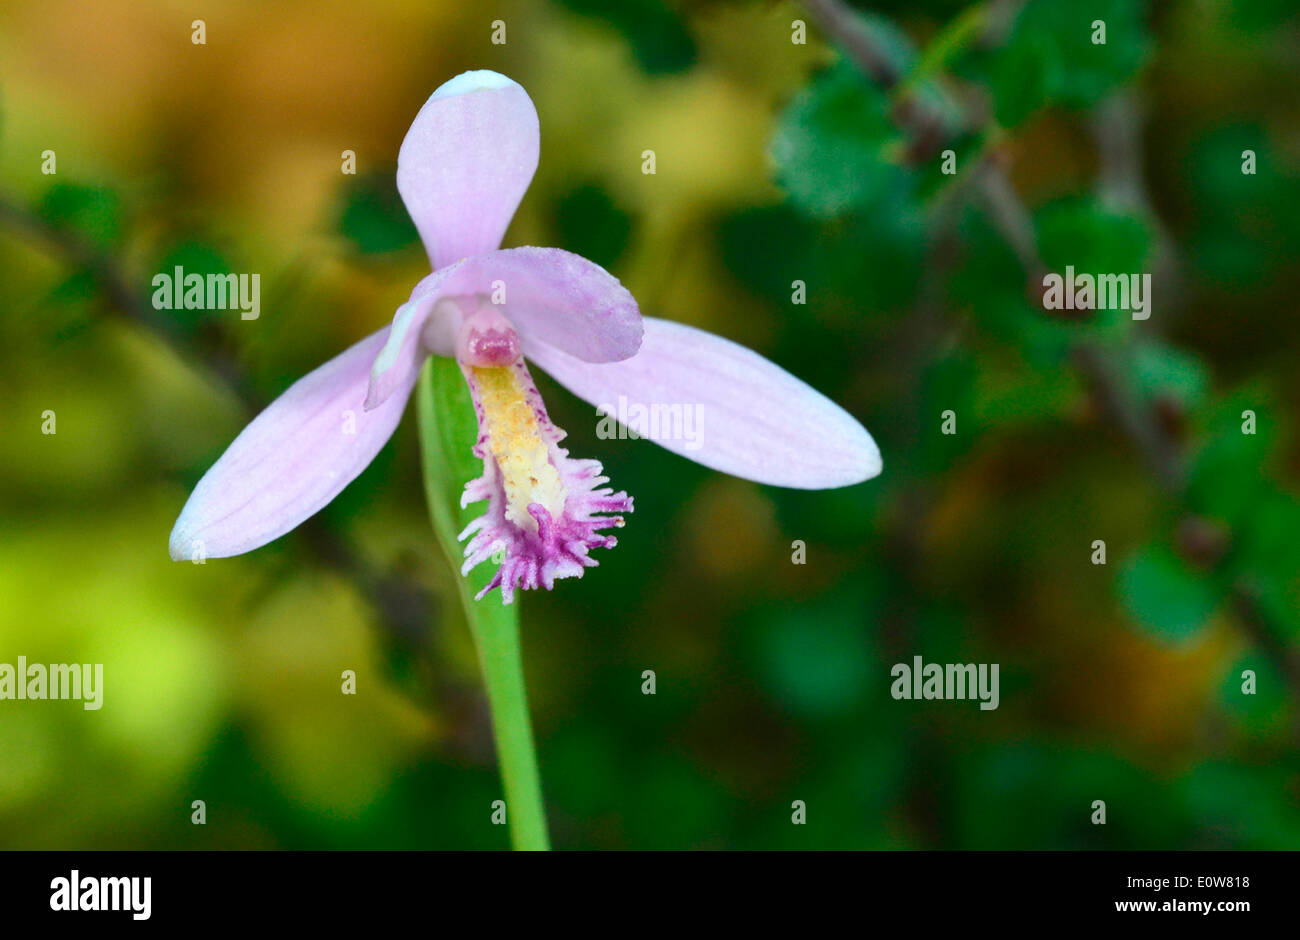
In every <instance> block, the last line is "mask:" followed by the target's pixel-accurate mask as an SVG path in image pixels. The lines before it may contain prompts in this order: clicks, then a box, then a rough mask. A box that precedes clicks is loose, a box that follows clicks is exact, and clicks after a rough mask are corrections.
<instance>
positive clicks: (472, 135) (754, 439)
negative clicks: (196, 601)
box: [170, 71, 881, 603]
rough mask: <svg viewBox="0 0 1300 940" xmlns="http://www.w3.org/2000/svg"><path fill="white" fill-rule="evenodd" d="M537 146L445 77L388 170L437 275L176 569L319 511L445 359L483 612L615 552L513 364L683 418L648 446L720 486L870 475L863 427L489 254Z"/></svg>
mask: <svg viewBox="0 0 1300 940" xmlns="http://www.w3.org/2000/svg"><path fill="white" fill-rule="evenodd" d="M538 141H539V130H538V122H537V111H536V109H535V108H534V107H533V103H532V100H531V99H530V98H529V97H528V94H527V93H526V92H525V91H524V89H523V88H521V87H520V86H519V85H518V84H516V83H515V82H513V81H511V80H510V79H508V78H506V77H505V76H503V75H498V74H497V73H496V72H490V71H476V72H466V73H464V74H462V75H458V76H457V77H455V78H453V79H452V80H451V81H449V82H447V83H446V84H445V85H443V86H442V87H441V88H439V89H438V90H437V91H435V92H434V93H433V95H432V97H430V98H429V100H428V101H427V102H425V105H424V107H423V108H421V109H420V113H419V114H418V115H416V118H415V123H413V124H412V125H411V129H410V131H409V132H407V135H406V139H405V140H404V141H403V142H402V148H401V151H400V152H399V154H398V160H397V188H398V191H399V192H400V193H401V195H402V199H403V201H404V202H405V203H406V208H407V211H408V212H410V214H411V218H412V219H414V221H415V225H416V228H417V229H418V230H419V233H420V237H421V239H422V240H423V242H424V246H425V249H426V250H427V251H428V254H429V260H430V261H431V262H432V264H433V273H432V274H430V275H429V276H428V277H426V278H424V280H422V281H420V283H419V284H417V285H416V286H415V289H414V290H413V291H412V292H411V298H410V300H408V301H407V302H406V303H404V304H403V305H402V306H401V307H400V308H398V310H397V313H396V315H395V316H394V318H393V322H392V325H391V326H388V327H385V328H384V329H382V330H380V331H379V332H377V333H373V334H371V335H370V336H368V337H367V338H365V339H363V340H361V341H360V342H359V343H357V344H356V345H354V346H352V347H351V348H350V349H348V350H346V351H345V352H343V353H342V354H340V355H339V356H337V357H335V358H334V359H331V360H330V361H329V362H327V363H325V364H324V365H322V366H321V367H320V368H318V369H316V370H315V371H314V372H312V373H310V374H308V375H306V376H304V377H303V378H302V379H299V380H298V381H297V382H295V383H294V384H293V385H292V386H290V387H289V389H288V390H287V391H286V392H285V393H284V394H283V395H281V396H280V397H279V398H278V399H276V400H275V401H274V402H273V403H272V404H271V405H269V406H268V407H267V408H266V410H264V411H263V412H262V413H261V414H259V415H258V416H257V417H256V418H254V419H253V421H252V423H251V424H249V425H248V427H246V428H245V429H244V430H243V432H242V433H240V435H239V436H238V437H237V438H235V440H234V442H233V443H232V444H231V445H230V447H229V448H228V449H227V450H226V452H225V453H224V454H223V455H222V456H221V457H220V459H218V460H217V462H216V463H215V464H213V466H212V467H211V469H209V470H208V472H207V473H206V474H204V476H203V478H202V479H201V480H199V483H198V485H197V486H196V487H195V488H194V492H193V493H192V494H191V496H190V498H189V501H188V502H187V503H186V504H185V508H184V510H182V512H181V515H180V518H179V519H177V520H176V525H175V528H174V529H173V530H172V533H171V539H170V550H171V556H172V558H174V559H176V560H178V561H179V560H184V559H187V558H194V557H197V556H199V555H201V556H202V557H213V558H222V557H227V556H230V555H238V554H241V553H243V552H247V551H251V550H252V549H255V548H258V547H260V546H262V545H265V544H266V543H267V542H270V541H272V540H274V539H277V538H279V537H280V536H281V535H284V534H285V533H286V532H288V531H290V530H291V529H293V528H294V527H296V526H297V525H299V524H300V523H301V522H303V521H304V520H305V519H307V518H308V517H310V516H312V515H313V514H314V513H316V512H317V511H318V510H320V509H321V508H322V507H323V506H325V505H326V504H327V503H329V502H330V500H332V499H333V498H334V497H335V496H337V495H338V494H339V493H340V492H341V491H342V490H343V488H344V487H345V486H347V485H348V483H350V482H351V481H352V480H353V479H355V478H356V476H357V475H358V474H359V473H361V471H362V470H364V469H365V468H366V466H367V465H368V464H369V463H370V461H371V460H372V459H373V458H374V456H375V454H377V453H378V452H379V450H380V448H381V447H383V445H384V443H385V442H386V441H387V440H388V438H389V437H390V436H391V435H392V433H393V431H394V429H395V428H396V427H397V422H398V420H399V419H400V418H401V416H402V412H403V410H404V409H405V407H406V401H407V399H408V398H409V397H410V395H411V391H412V389H413V388H414V387H415V383H416V379H417V377H418V375H419V372H420V369H421V367H422V365H423V362H424V359H425V357H427V356H429V355H437V356H455V357H456V360H457V361H458V362H459V364H460V366H461V370H462V371H463V373H464V375H465V379H466V381H467V382H468V383H469V388H470V391H471V393H472V397H473V401H474V407H475V409H476V412H477V417H478V426H479V437H478V442H477V444H476V445H475V446H474V454H475V456H477V457H479V458H481V459H482V461H483V475H482V476H481V477H479V478H478V479H476V480H472V481H470V482H469V483H467V484H466V486H465V491H464V494H463V496H462V499H461V504H462V505H468V504H470V503H474V502H479V501H483V500H486V501H487V509H486V511H485V512H484V513H483V515H482V516H481V517H479V518H478V519H477V520H475V521H474V522H473V523H472V524H471V525H470V526H469V527H468V528H467V529H466V530H465V531H464V532H463V533H462V534H461V536H460V538H461V540H462V541H463V540H465V539H466V538H469V542H468V544H467V546H466V548H465V562H464V567H463V569H462V572H463V573H465V572H468V571H469V570H470V569H471V568H473V567H474V566H475V565H477V564H479V563H480V562H482V561H484V560H485V559H487V558H489V557H490V556H493V555H497V556H498V557H503V558H504V561H502V562H501V564H500V566H499V568H498V570H497V573H496V575H495V576H494V577H493V579H492V580H491V582H490V583H489V584H488V586H487V587H486V588H484V590H483V591H482V592H480V594H479V597H480V598H481V597H482V596H483V594H486V593H487V592H488V591H489V590H491V589H492V588H494V587H499V588H500V589H501V595H502V600H503V602H504V603H510V601H511V599H512V597H513V594H514V591H515V590H516V589H534V588H537V587H539V586H543V585H544V586H545V587H546V588H547V589H548V590H550V589H551V587H552V585H553V583H554V582H555V580H556V579H557V578H568V577H580V576H581V575H582V573H583V571H584V569H585V568H588V567H591V566H594V565H595V564H596V561H595V560H594V559H592V558H591V557H589V553H590V551H591V549H593V548H612V547H613V546H614V544H615V539H614V538H613V537H612V536H609V535H603V534H600V533H601V532H602V531H603V530H606V529H609V528H614V527H619V526H622V525H623V516H622V515H621V514H622V513H628V512H631V511H632V499H631V497H629V496H628V495H627V494H626V493H622V492H618V493H616V492H614V491H613V490H612V489H610V488H609V487H606V486H604V484H606V483H608V482H609V481H608V479H607V478H606V477H605V476H603V473H602V468H601V465H600V463H599V462H598V461H595V460H575V459H573V458H571V457H570V456H569V454H568V451H567V450H565V449H564V448H563V447H561V446H560V441H561V440H562V439H563V438H564V436H565V432H564V431H563V430H561V429H560V428H558V427H556V426H555V425H554V424H552V423H551V421H550V419H549V418H548V417H547V413H546V408H545V406H544V405H543V404H542V399H541V396H540V395H539V394H538V392H537V388H536V386H535V385H534V384H533V380H532V378H531V376H530V375H529V372H528V366H527V365H526V360H531V361H532V362H533V363H535V364H536V365H539V366H541V367H542V369H544V370H545V371H546V372H548V373H550V374H551V376H553V377H554V378H555V379H556V381H558V382H559V383H560V384H561V385H563V386H564V387H566V388H567V389H569V390H570V391H571V392H573V393H574V394H575V395H577V396H578V397H580V398H582V399H585V400H586V401H588V402H591V403H593V404H596V405H597V406H602V407H605V408H608V407H609V406H608V403H610V402H613V401H615V400H619V396H622V398H623V399H625V400H629V401H633V402H641V403H688V404H690V405H691V406H693V407H694V408H695V413H696V414H698V415H699V427H698V428H697V429H696V433H695V434H694V435H692V439H691V440H689V441H688V440H679V439H673V438H665V439H659V440H658V441H657V443H659V444H661V445H662V446H663V447H665V448H667V449H668V450H670V451H673V452H675V453H678V454H681V455H682V456H685V457H689V458H690V459H692V460H695V461H697V462H699V463H701V464H703V465H704V466H706V467H711V468H713V469H715V470H720V471H722V472H724V473H730V474H733V475H735V476H738V477H744V478H746V479H750V480H756V481H758V482H760V483H768V484H773V485H776V486H786V487H796V488H802V489H824V488H830V487H838V486H847V485H849V484H853V483H858V482H861V481H862V480H866V479H869V478H870V477H873V476H875V475H876V474H878V473H880V469H881V462H880V452H879V450H878V449H877V448H876V444H875V442H874V441H873V440H872V439H871V435H870V434H868V433H867V431H866V429H865V428H863V427H862V425H861V424H859V423H858V422H857V421H856V420H854V419H853V418H852V417H851V416H850V415H849V414H848V413H847V412H846V411H844V410H843V409H842V408H840V407H839V406H838V405H836V404H834V403H833V402H831V401H830V400H828V399H827V398H825V397H823V396H822V395H820V394H818V393H817V392H815V391H814V390H813V389H812V388H810V387H809V386H807V385H805V384H804V383H803V382H801V381H799V380H798V379H796V378H794V377H793V376H791V375H790V374H789V373H787V372H785V371H783V370H782V369H780V368H778V367H777V366H775V365H773V364H772V363H770V362H768V361H767V360H766V359H764V358H762V357H761V356H759V355H757V354H756V353H754V352H751V351H750V350H748V349H745V348H744V347H742V346H738V345H736V344H735V343H732V342H730V341H728V340H725V339H722V338H720V337H718V336H714V335H712V334H710V333H705V332H703V331H701V330H697V329H693V328H692V327H689V326H683V325H681V324H677V323H670V322H668V321H665V320H656V319H652V318H650V317H642V316H641V313H640V311H639V310H638V308H637V304H636V301H635V300H634V299H633V298H632V295H631V294H629V293H628V291H627V290H626V289H625V288H624V287H623V286H622V285H621V284H620V283H619V282H618V280H617V279H616V278H615V277H613V276H612V275H610V274H609V273H608V272H606V271H605V270H604V269H603V268H601V267H600V266H599V265H597V264H594V263H592V262H590V261H588V260H586V259H585V258H582V257H579V256H578V255H575V254H572V253H570V252H567V251H563V250H561V249H558V248H509V249H504V250H502V249H501V248H500V247H499V246H500V244H501V239H502V236H504V234H505V230H506V226H507V225H508V224H509V223H510V219H511V218H512V217H513V215H514V212H515V209H516V208H517V207H518V205H519V202H520V200H521V199H522V198H523V195H524V191H525V190H526V189H527V188H528V184H529V183H530V182H531V180H532V178H533V173H534V172H535V171H536V169H537V156H538ZM630 410H631V409H630ZM646 413H647V412H645V411H644V410H643V411H642V412H641V414H646ZM635 423H636V422H634V421H632V420H629V421H628V424H629V425H633V424H635ZM632 430H633V431H639V432H640V433H641V436H646V430H647V429H646V428H644V427H633V428H632Z"/></svg>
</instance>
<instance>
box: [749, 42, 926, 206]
mask: <svg viewBox="0 0 1300 940" xmlns="http://www.w3.org/2000/svg"><path fill="white" fill-rule="evenodd" d="M887 105H888V102H887V99H886V97H885V95H884V94H883V93H882V92H881V91H880V90H879V89H878V88H877V87H876V86H875V85H873V84H872V83H871V82H869V81H868V80H867V79H866V78H864V77H863V76H862V75H861V74H860V73H859V72H858V71H857V70H856V69H855V68H853V67H852V66H851V65H848V64H847V63H844V62H841V63H839V64H838V65H836V66H834V67H833V68H831V69H830V70H829V71H827V72H825V73H823V74H822V75H821V76H819V77H818V78H817V79H816V80H815V81H814V82H813V83H812V85H810V86H809V87H808V88H806V89H804V90H803V91H802V92H800V93H799V94H798V95H797V96H796V97H795V99H794V100H793V101H792V102H791V103H790V105H789V107H788V108H786V110H785V113H784V114H782V116H781V118H780V120H779V122H778V125H777V131H776V135H775V136H774V138H773V140H772V148H771V149H772V157H773V159H774V160H775V161H776V165H777V175H778V178H779V180H780V182H781V185H782V186H784V187H785V189H786V192H787V193H789V196H790V199H791V201H792V202H793V203H794V204H795V205H796V206H798V207H799V208H800V209H802V210H804V211H805V212H807V213H809V214H810V215H814V216H822V217H831V216H836V215H839V214H841V213H843V212H846V211H848V210H850V209H855V208H867V207H870V206H872V205H874V204H876V203H878V202H880V201H881V200H883V199H884V197H885V196H886V195H887V194H889V193H890V192H891V191H897V190H901V189H903V188H905V187H906V185H907V182H908V179H909V174H908V173H907V172H906V171H905V170H904V169H903V168H901V167H900V166H898V165H897V164H895V163H894V162H892V161H891V159H890V157H889V152H890V150H891V149H893V145H894V144H895V143H896V142H897V141H898V139H899V138H898V132H897V130H896V129H895V128H894V126H893V124H892V123H891V122H890V120H889V117H888V113H887Z"/></svg>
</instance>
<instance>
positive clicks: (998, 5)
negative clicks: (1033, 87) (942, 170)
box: [803, 0, 1300, 698]
mask: <svg viewBox="0 0 1300 940" xmlns="http://www.w3.org/2000/svg"><path fill="white" fill-rule="evenodd" d="M803 5H804V7H805V8H806V9H807V10H808V13H809V15H810V17H811V18H812V19H813V20H814V22H816V23H817V24H818V25H819V26H820V27H821V28H822V30H823V31H824V32H825V33H826V34H827V36H828V37H829V38H830V39H831V40H832V41H833V42H834V43H835V44H836V45H838V46H839V47H840V49H841V50H842V51H843V52H844V54H845V55H846V56H847V57H848V58H849V60H850V61H852V62H853V63H854V64H855V65H856V66H857V67H858V68H859V70H860V71H862V73H863V74H864V75H866V77H868V78H869V79H871V80H872V81H874V82H876V83H877V84H878V85H879V86H881V88H882V89H883V90H884V91H886V92H894V91H895V90H896V89H898V88H899V86H900V83H905V82H906V76H904V75H902V74H900V73H899V71H898V70H897V69H896V68H894V67H892V65H891V64H890V63H889V60H888V56H887V54H886V50H885V49H884V48H883V47H882V46H881V44H880V42H879V40H878V38H877V37H876V35H875V34H874V33H873V32H872V31H870V30H868V29H865V28H864V26H863V22H862V20H860V19H859V17H858V14H857V13H856V12H855V11H854V10H853V9H852V8H850V7H849V6H848V5H847V4H846V3H845V2H844V0H803ZM1021 6H1023V2H1021V0H990V3H989V4H988V5H987V9H988V11H989V15H988V16H986V17H985V31H984V35H983V40H984V41H986V42H990V41H997V40H998V39H999V38H1000V37H1001V36H1003V35H1005V32H1006V30H1007V28H1008V26H1009V24H1010V23H1011V22H1012V21H1013V19H1014V16H1015V14H1016V12H1017V11H1018V9H1019V8H1020V7H1021ZM904 91H906V89H905V88H904ZM907 97H908V99H909V100H908V101H907V102H906V106H901V107H898V108H896V109H894V111H893V117H894V120H895V121H896V122H898V123H899V124H900V125H901V126H902V127H903V129H905V130H907V131H909V132H910V133H912V134H913V135H914V136H915V137H916V138H917V139H925V138H926V137H927V135H930V134H931V132H932V131H933V128H934V127H935V126H936V124H937V123H940V119H939V117H938V116H937V115H934V114H931V113H929V111H928V110H927V107H926V105H925V103H924V101H922V100H921V99H920V98H919V97H917V96H914V95H908V96H907ZM1107 107H1109V108H1110V109H1111V110H1110V111H1107ZM1136 117H1137V115H1136V111H1135V108H1134V107H1133V104H1132V101H1131V99H1130V100H1129V101H1128V102H1127V103H1126V102H1125V101H1123V100H1120V101H1118V102H1109V103H1108V104H1107V105H1106V106H1103V108H1102V109H1100V113H1099V115H1098V117H1097V131H1098V135H1099V138H1100V139H1099V147H1100V150H1101V151H1102V158H1103V159H1102V169H1103V174H1102V175H1103V180H1102V182H1103V197H1111V198H1113V199H1123V200H1126V201H1127V202H1128V204H1129V205H1130V206H1131V207H1133V208H1136V209H1138V210H1140V211H1143V212H1144V213H1146V214H1147V215H1152V216H1153V213H1152V212H1151V209H1150V206H1149V204H1148V202H1147V200H1146V198H1145V193H1144V190H1143V189H1142V188H1141V178H1140V172H1141V162H1140V154H1139V152H1138V151H1137V146H1138V138H1137V136H1136V130H1135V121H1136ZM1116 122H1123V123H1124V124H1125V127H1123V128H1116V126H1115V124H1116ZM971 174H972V181H973V182H974V184H975V185H977V186H978V187H979V190H980V193H981V195H982V197H983V200H984V202H985V204H986V206H987V208H988V210H989V216H990V219H991V220H992V222H993V224H994V226H995V228H996V229H997V231H998V232H999V233H1000V234H1001V235H1002V237H1003V239H1005V241H1006V242H1007V244H1008V246H1009V247H1010V248H1011V249H1012V251H1013V252H1014V253H1015V255H1016V257H1017V258H1018V259H1019V261H1020V264H1021V267H1022V268H1023V269H1024V271H1025V276H1026V285H1025V286H1026V291H1027V292H1029V295H1030V296H1035V295H1036V294H1037V293H1038V292H1039V291H1041V284H1042V277H1043V274H1044V273H1046V267H1045V265H1044V264H1043V261H1042V259H1041V257H1040V254H1039V250H1038V242H1037V235H1036V233H1035V228H1034V223H1033V217H1032V215H1031V214H1030V212H1029V209H1028V208H1027V207H1026V206H1025V204H1024V202H1023V201H1022V200H1021V199H1020V196H1019V195H1018V194H1017V192H1016V190H1015V187H1014V185H1013V184H1012V182H1011V180H1010V178H1009V177H1008V176H1007V173H1006V169H1005V167H1004V166H1003V157H1002V153H1001V151H1000V149H999V148H998V147H996V146H992V147H989V148H986V149H985V150H984V151H983V152H982V154H981V156H980V158H979V163H978V165H977V166H975V167H974V168H973V169H972V170H971ZM1157 225H1158V220H1157ZM1157 231H1158V234H1163V232H1162V230H1161V229H1160V228H1159V227H1158V228H1157ZM1157 266H1158V267H1159V268H1161V269H1163V270H1164V271H1172V269H1173V261H1172V257H1171V250H1170V244H1169V240H1168V239H1167V238H1160V239H1159V240H1158V255H1157ZM1072 360H1073V362H1074V364H1075V366H1076V368H1077V369H1078V370H1079V372H1080V374H1081V375H1082V376H1083V377H1084V379H1085V381H1086V382H1087V383H1088V385H1089V387H1090V389H1091V390H1092V392H1093V394H1094V396H1095V397H1096V399H1097V401H1098V402H1099V403H1100V405H1101V407H1102V409H1103V410H1104V412H1105V413H1106V414H1108V415H1109V416H1110V418H1111V419H1112V420H1113V421H1114V422H1115V423H1116V425H1117V426H1118V427H1119V429H1120V430H1121V431H1122V432H1123V434H1124V435H1125V436H1126V437H1127V438H1128V439H1129V441H1130V442H1131V443H1132V444H1133V445H1134V447H1135V448H1136V449H1137V450H1138V452H1139V453H1140V454H1141V455H1142V457H1143V459H1144V461H1145V463H1146V464H1147V465H1148V467H1149V468H1150V471H1151V473H1152V475H1153V476H1154V478H1155V479H1156V481H1157V483H1158V484H1159V485H1160V487H1161V489H1162V490H1163V491H1164V492H1165V493H1166V495H1167V496H1168V497H1169V499H1170V500H1171V502H1172V503H1173V504H1174V505H1175V506H1177V507H1179V509H1180V511H1181V512H1182V513H1184V514H1185V515H1186V516H1187V518H1188V520H1189V521H1192V522H1196V521H1198V520H1196V517H1195V516H1193V515H1192V512H1193V509H1192V507H1190V506H1189V505H1188V503H1187V500H1186V487H1185V484H1186V462H1187V458H1186V454H1185V452H1184V449H1183V446H1182V443H1181V442H1180V441H1179V440H1178V439H1177V438H1176V437H1175V436H1174V434H1173V433H1171V431H1170V429H1169V428H1168V427H1167V425H1166V423H1165V422H1162V421H1161V420H1160V415H1158V414H1157V413H1156V412H1155V410H1154V409H1153V408H1152V407H1151V406H1150V405H1148V404H1146V403H1144V402H1141V401H1139V400H1138V399H1137V398H1136V397H1135V396H1133V395H1131V394H1130V393H1129V392H1128V390H1127V389H1126V388H1125V385H1124V383H1123V382H1122V381H1121V380H1120V377H1119V376H1118V375H1116V373H1115V372H1114V370H1113V369H1112V368H1110V365H1109V362H1108V359H1107V354H1106V350H1105V349H1103V348H1102V347H1100V346H1099V345H1097V344H1096V343H1094V342H1090V341H1079V342H1076V343H1075V344H1074V348H1073V354H1072ZM1228 601H1229V602H1230V605H1231V607H1232V609H1233V610H1234V611H1235V612H1236V613H1237V619H1238V620H1239V622H1240V623H1241V627H1242V629H1243V632H1244V633H1245V634H1246V635H1247V636H1248V637H1249V638H1250V640H1251V642H1253V643H1254V644H1255V645H1256V646H1258V647H1259V648H1260V650H1261V651H1262V652H1264V653H1265V655H1267V656H1268V657H1269V658H1270V659H1271V660H1272V661H1273V663H1274V664H1275V666H1276V667H1277V668H1278V669H1279V670H1280V671H1281V673H1282V675H1283V676H1284V677H1285V679H1286V681H1287V682H1288V684H1289V685H1290V687H1291V691H1292V694H1293V696H1295V697H1296V698H1300V651H1297V650H1296V649H1295V648H1294V647H1293V646H1292V645H1291V644H1290V643H1289V642H1288V641H1287V639H1286V636H1285V633H1284V631H1283V630H1282V629H1281V627H1280V626H1279V625H1278V624H1277V623H1274V622H1272V621H1271V620H1270V619H1269V617H1268V615H1267V612H1266V611H1265V609H1264V607H1263V605H1261V604H1260V602H1259V599H1258V596H1257V592H1256V591H1255V590H1254V588H1253V587H1252V586H1251V584H1250V582H1249V579H1248V578H1237V579H1236V580H1234V581H1233V582H1232V584H1231V586H1230V587H1229V588H1228Z"/></svg>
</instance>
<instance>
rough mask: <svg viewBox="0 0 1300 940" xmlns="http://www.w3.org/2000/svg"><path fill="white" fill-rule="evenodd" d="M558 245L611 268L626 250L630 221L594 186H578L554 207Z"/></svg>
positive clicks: (629, 233)
mask: <svg viewBox="0 0 1300 940" xmlns="http://www.w3.org/2000/svg"><path fill="white" fill-rule="evenodd" d="M555 217H556V223H557V225H558V226H559V237H560V240H559V244H561V245H563V246H564V247H565V249H566V250H568V251H572V252H573V253H574V254H579V255H582V256H583V257H584V258H587V259H588V260H590V261H594V262H596V264H598V265H600V266H601V267H602V268H605V269H606V270H608V269H610V268H612V267H613V266H614V264H615V262H617V261H618V259H619V258H621V257H622V255H623V252H624V251H625V250H626V249H627V243H628V236H629V235H631V233H632V222H631V220H630V219H629V218H628V216H627V213H626V212H623V211H622V210H621V209H619V208H618V206H616V205H615V204H614V201H613V200H612V199H610V198H609V194H608V193H606V192H605V191H604V190H603V189H600V188H599V187H596V186H580V187H578V188H577V189H573V190H570V191H569V192H567V193H565V194H564V195H563V196H562V197H561V198H560V200H559V203H558V205H557V206H556V213H555Z"/></svg>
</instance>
